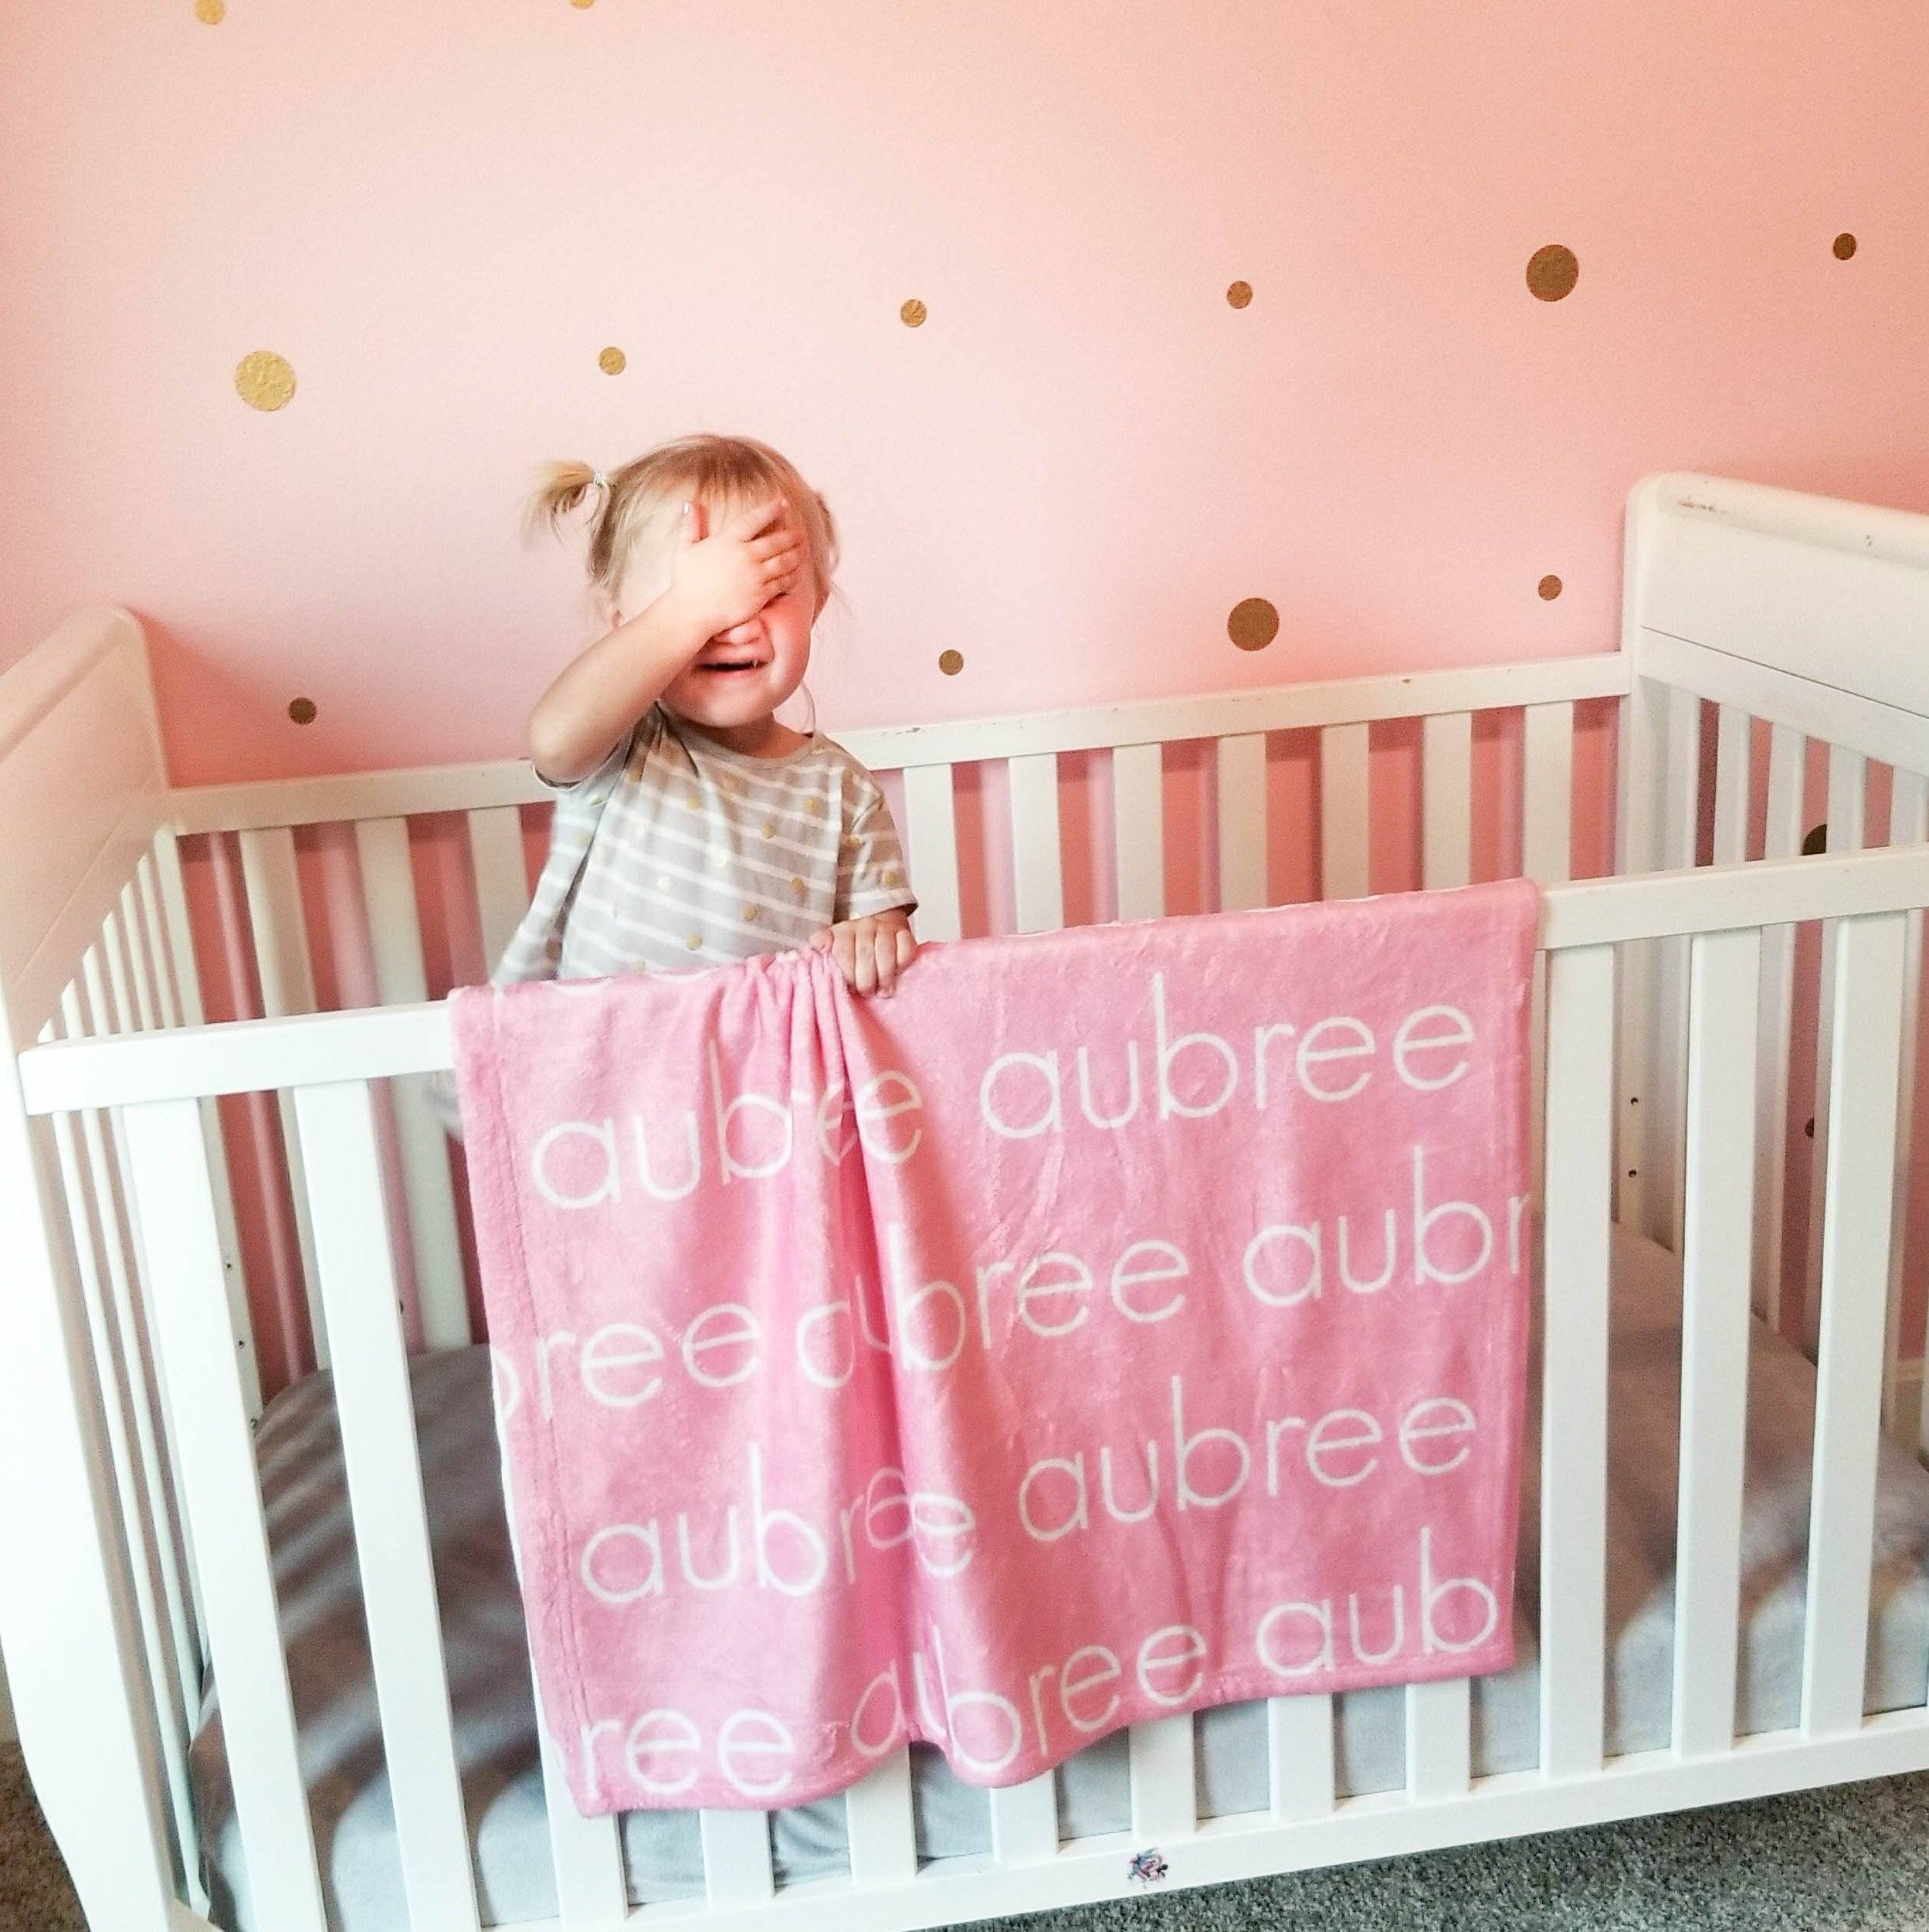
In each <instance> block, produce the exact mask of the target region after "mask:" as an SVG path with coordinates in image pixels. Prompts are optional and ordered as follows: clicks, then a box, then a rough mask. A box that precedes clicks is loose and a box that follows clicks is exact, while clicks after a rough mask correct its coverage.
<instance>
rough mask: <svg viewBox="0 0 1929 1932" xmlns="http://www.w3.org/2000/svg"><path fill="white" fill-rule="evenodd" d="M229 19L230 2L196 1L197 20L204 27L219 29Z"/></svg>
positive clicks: (225, 0) (226, 0)
mask: <svg viewBox="0 0 1929 1932" xmlns="http://www.w3.org/2000/svg"><path fill="white" fill-rule="evenodd" d="M227 17H228V0H195V19H197V20H198V21H199V22H201V24H202V25H203V26H204V27H218V26H219V25H221V23H222V21H224V20H225V19H227Z"/></svg>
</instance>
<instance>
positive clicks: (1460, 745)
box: [1420, 711, 1473, 886]
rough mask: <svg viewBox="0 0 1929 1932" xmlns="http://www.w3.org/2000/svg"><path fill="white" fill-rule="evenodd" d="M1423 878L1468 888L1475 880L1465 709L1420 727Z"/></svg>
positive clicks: (1470, 746)
mask: <svg viewBox="0 0 1929 1932" xmlns="http://www.w3.org/2000/svg"><path fill="white" fill-rule="evenodd" d="M1420 734H1421V758H1420V768H1421V786H1420V874H1421V877H1422V880H1424V881H1425V882H1426V884H1427V885H1429V886H1464V885H1465V884H1466V883H1467V882H1468V880H1470V878H1471V877H1472V876H1473V873H1472V870H1471V866H1472V863H1473V719H1472V717H1470V716H1469V715H1468V714H1467V713H1466V712H1465V711H1449V712H1446V713H1442V714H1441V715H1439V716H1438V717H1430V718H1428V719H1427V720H1426V721H1425V722H1424V723H1423V724H1422V726H1421V727H1420Z"/></svg>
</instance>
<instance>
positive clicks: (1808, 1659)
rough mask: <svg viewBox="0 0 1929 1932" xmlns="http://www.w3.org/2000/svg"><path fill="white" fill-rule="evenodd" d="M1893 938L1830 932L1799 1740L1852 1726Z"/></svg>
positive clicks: (1863, 1573) (1871, 1425) (1887, 1115)
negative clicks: (1826, 1130)
mask: <svg viewBox="0 0 1929 1932" xmlns="http://www.w3.org/2000/svg"><path fill="white" fill-rule="evenodd" d="M1905 937H1906V932H1905V928H1904V914H1902V913H1866V914H1864V915H1863V917H1860V918H1857V919H1845V920H1839V921H1837V922H1836V924H1835V927H1834V930H1833V931H1832V934H1830V936H1829V946H1830V950H1831V951H1832V953H1833V954H1834V959H1833V966H1834V974H1833V978H1834V988H1833V993H1834V997H1833V998H1832V1001H1831V1002H1830V1004H1829V1008H1828V1014H1829V1032H1831V1034H1832V1035H1833V1042H1832V1046H1833V1051H1832V1059H1831V1063H1830V1069H1829V1081H1830V1099H1831V1102H1832V1106H1831V1113H1832V1116H1833V1118H1834V1124H1835V1130H1834V1132H1833V1134H1832V1135H1831V1137H1830V1141H1829V1164H1828V1174H1827V1185H1826V1208H1825V1209H1824V1223H1825V1225H1824V1232H1823V1237H1822V1324H1821V1329H1822V1334H1821V1352H1820V1354H1819V1357H1818V1359H1817V1361H1816V1364H1815V1479H1814V1500H1813V1505H1812V1510H1811V1513H1810V1516H1809V1615H1808V1625H1807V1628H1806V1630H1805V1632H1804V1639H1803V1644H1802V1730H1804V1731H1805V1733H1806V1734H1808V1735H1809V1736H1810V1737H1817V1736H1820V1735H1823V1734H1827V1733H1830V1732H1835V1731H1845V1730H1856V1729H1857V1728H1858V1727H1860V1724H1861V1723H1862V1699H1863V1673H1864V1670H1865V1668H1866V1660H1867V1656H1868V1645H1869V1588H1870V1561H1871V1555H1872V1548H1873V1536H1874V1530H1875V1488H1876V1444H1877V1442H1878V1440H1879V1437H1880V1401H1879V1391H1880V1388H1881V1384H1882V1344H1883V1326H1884V1320H1885V1317H1886V1312H1887V1311H1886V1308H1885V1305H1884V1297H1883V1295H1882V1294H1881V1293H1880V1292H1876V1293H1871V1292H1870V1290H1871V1286H1872V1285H1873V1284H1874V1283H1887V1280H1888V1279H1889V1244H1890V1205H1891V1201H1892V1198H1893V1190H1894V1174H1895V1167H1894V1163H1895V1153H1896V1087H1897V1072H1898V1070H1899V1064H1900V1049H1901V1038H1902V969H1903V951H1904V938H1905Z"/></svg>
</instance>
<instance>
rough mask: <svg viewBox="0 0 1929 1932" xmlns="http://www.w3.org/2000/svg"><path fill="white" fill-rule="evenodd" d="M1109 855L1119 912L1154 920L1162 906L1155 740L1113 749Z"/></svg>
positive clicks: (1161, 765) (1161, 812)
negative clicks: (1149, 742)
mask: <svg viewBox="0 0 1929 1932" xmlns="http://www.w3.org/2000/svg"><path fill="white" fill-rule="evenodd" d="M1112 840H1113V856H1114V863H1115V867H1116V870H1117V876H1118V916H1119V917H1120V918H1121V919H1157V918H1158V917H1160V915H1161V913H1164V912H1165V754H1164V752H1163V751H1162V750H1161V747H1159V746H1158V745H1156V744H1122V745H1120V747H1118V749H1117V751H1114V753H1113V754H1112Z"/></svg>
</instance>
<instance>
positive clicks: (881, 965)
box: [877, 921, 898, 993]
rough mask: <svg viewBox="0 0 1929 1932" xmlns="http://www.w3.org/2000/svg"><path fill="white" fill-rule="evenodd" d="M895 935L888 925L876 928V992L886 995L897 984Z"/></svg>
mask: <svg viewBox="0 0 1929 1932" xmlns="http://www.w3.org/2000/svg"><path fill="white" fill-rule="evenodd" d="M897 965H898V959H897V932H896V931H895V930H893V928H892V927H890V925H888V924H884V923H883V922H882V921H880V924H879V925H878V928H877V990H878V991H880V993H888V992H889V991H890V990H891V988H893V986H895V985H897Z"/></svg>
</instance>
